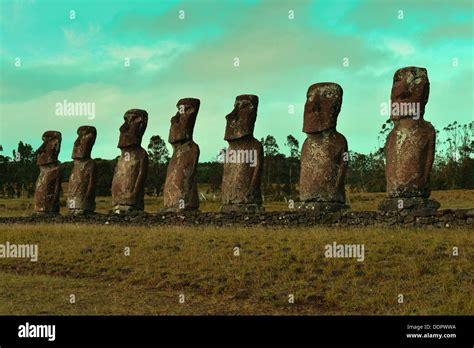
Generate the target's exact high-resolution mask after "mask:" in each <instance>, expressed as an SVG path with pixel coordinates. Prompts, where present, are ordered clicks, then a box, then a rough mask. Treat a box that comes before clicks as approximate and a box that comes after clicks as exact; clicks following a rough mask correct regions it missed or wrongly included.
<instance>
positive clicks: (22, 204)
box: [0, 190, 474, 216]
mask: <svg viewBox="0 0 474 348" xmlns="http://www.w3.org/2000/svg"><path fill="white" fill-rule="evenodd" d="M207 196H208V200H207V201H202V202H201V207H200V209H201V211H204V212H207V211H218V210H219V208H220V206H221V203H220V201H219V200H218V197H217V198H216V200H214V199H213V195H207ZM431 197H432V198H434V199H437V200H438V201H439V202H440V203H441V209H446V208H453V209H454V208H472V207H474V190H449V191H433V193H432V195H431ZM384 198H385V193H383V192H377V193H355V192H348V193H347V204H349V205H350V206H351V208H352V210H356V211H362V210H377V206H378V204H379V203H380V201H381V200H383V199H384ZM65 199H66V198H63V199H62V201H61V214H67V212H68V210H67V209H66V201H65ZM96 204H97V209H96V211H97V212H99V213H108V212H109V211H110V209H111V204H112V203H111V198H110V197H97V199H96ZM264 205H265V209H266V210H267V211H280V210H288V203H285V202H268V201H267V202H265V203H264ZM162 208H163V198H162V197H158V198H153V197H146V198H145V210H146V211H147V212H149V213H156V212H158V211H159V210H160V209H162ZM32 211H33V199H31V198H30V199H28V198H22V199H0V216H27V215H30V214H31V213H32Z"/></svg>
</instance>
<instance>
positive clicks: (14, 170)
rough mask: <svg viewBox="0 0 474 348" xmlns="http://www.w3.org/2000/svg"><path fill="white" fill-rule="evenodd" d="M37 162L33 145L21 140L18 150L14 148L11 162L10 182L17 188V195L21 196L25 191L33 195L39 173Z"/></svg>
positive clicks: (29, 195)
mask: <svg viewBox="0 0 474 348" xmlns="http://www.w3.org/2000/svg"><path fill="white" fill-rule="evenodd" d="M35 162H36V153H35V152H34V150H33V147H32V146H31V145H30V144H27V143H23V142H22V141H20V142H19V143H18V148H17V150H13V158H12V161H11V162H10V163H9V167H10V174H9V179H10V180H9V182H10V184H11V185H12V187H13V188H14V190H15V195H16V197H21V195H22V194H23V192H26V193H27V195H28V197H31V196H32V195H33V193H34V187H35V181H36V178H37V177H38V173H39V170H38V167H37V166H36V163H35ZM10 190H11V188H10Z"/></svg>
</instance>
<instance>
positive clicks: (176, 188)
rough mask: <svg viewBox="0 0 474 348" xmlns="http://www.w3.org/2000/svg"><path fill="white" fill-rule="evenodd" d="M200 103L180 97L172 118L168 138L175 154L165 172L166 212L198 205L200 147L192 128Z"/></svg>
mask: <svg viewBox="0 0 474 348" xmlns="http://www.w3.org/2000/svg"><path fill="white" fill-rule="evenodd" d="M199 105H200V101H199V99H194V98H184V99H181V100H179V101H178V104H177V105H176V106H177V107H178V112H177V113H176V115H175V116H173V117H172V118H171V127H170V133H169V138H168V141H169V143H170V144H171V145H172V146H173V155H172V157H171V160H170V162H169V164H168V168H167V172H166V181H165V187H164V206H165V211H180V210H193V209H198V208H199V197H198V191H197V183H196V169H197V165H198V162H199V146H198V145H197V144H196V143H195V142H194V141H193V130H194V124H195V122H196V117H197V114H198V112H199Z"/></svg>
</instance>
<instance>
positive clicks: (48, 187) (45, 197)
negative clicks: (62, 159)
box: [35, 162, 61, 213]
mask: <svg viewBox="0 0 474 348" xmlns="http://www.w3.org/2000/svg"><path fill="white" fill-rule="evenodd" d="M60 192H61V166H60V164H59V162H58V163H57V164H49V165H43V166H40V174H39V176H38V179H37V180H36V190H35V212H37V213H59V198H60V197H59V196H60Z"/></svg>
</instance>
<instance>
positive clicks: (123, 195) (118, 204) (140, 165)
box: [112, 109, 148, 214]
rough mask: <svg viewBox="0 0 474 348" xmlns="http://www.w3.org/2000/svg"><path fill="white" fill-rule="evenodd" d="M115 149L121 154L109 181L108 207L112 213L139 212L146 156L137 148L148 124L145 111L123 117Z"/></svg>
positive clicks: (146, 168)
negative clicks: (110, 182) (110, 186)
mask: <svg viewBox="0 0 474 348" xmlns="http://www.w3.org/2000/svg"><path fill="white" fill-rule="evenodd" d="M124 120H125V122H124V124H123V125H122V126H121V127H120V139H119V143H118V147H119V148H120V150H121V152H122V154H121V156H120V157H119V159H118V161H117V166H116V167H115V173H114V178H113V180H112V205H113V210H114V212H115V213H117V214H120V213H126V212H129V211H132V210H143V208H144V196H145V180H146V176H147V173H148V154H147V152H146V151H145V150H144V149H143V148H142V147H141V141H142V137H143V134H144V133H145V130H146V126H147V123H148V113H147V112H146V111H145V110H140V109H131V110H128V111H127V112H126V113H125V115H124Z"/></svg>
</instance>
